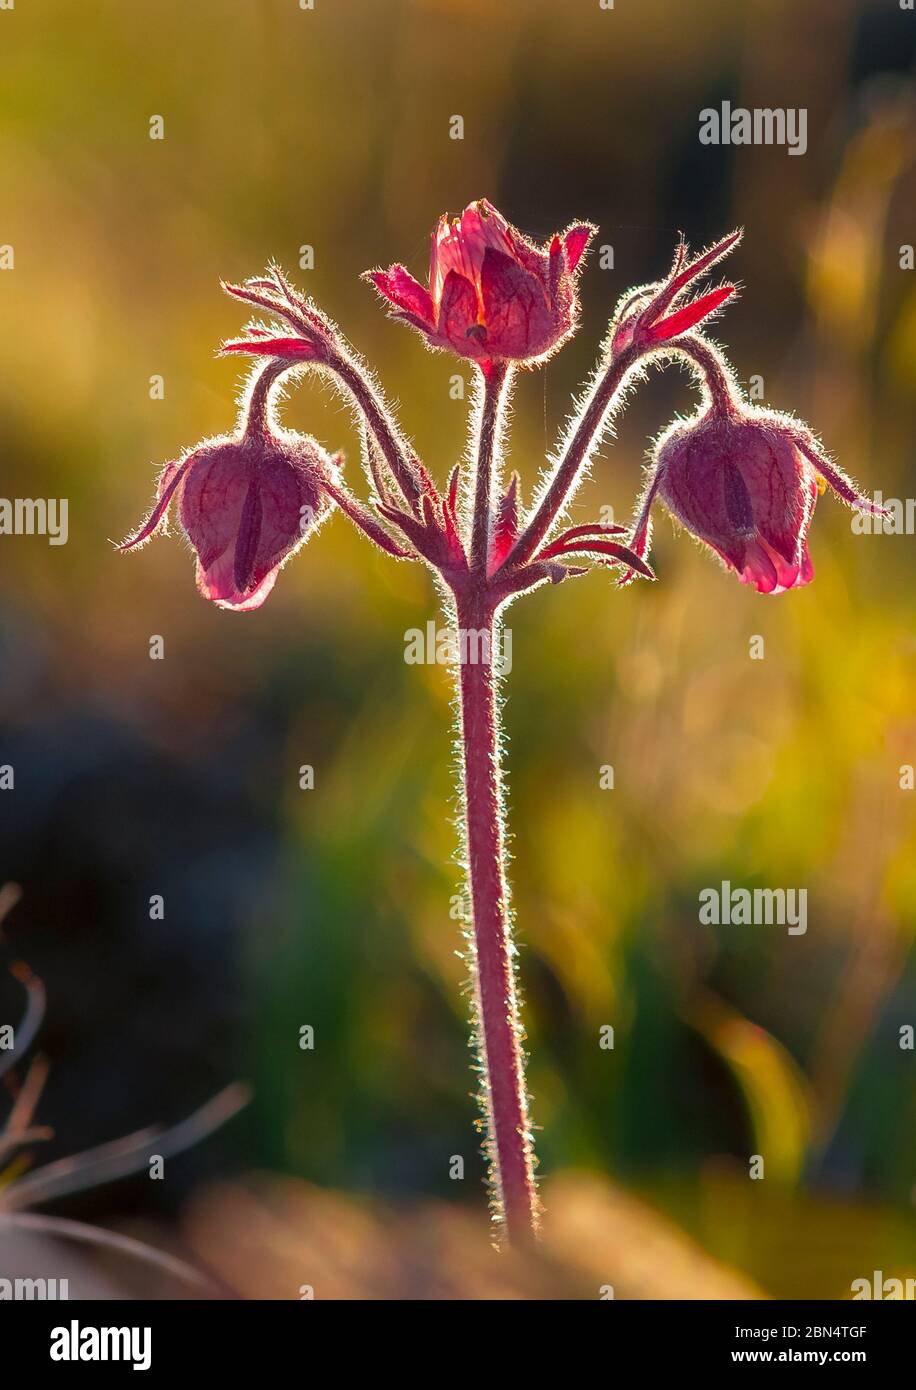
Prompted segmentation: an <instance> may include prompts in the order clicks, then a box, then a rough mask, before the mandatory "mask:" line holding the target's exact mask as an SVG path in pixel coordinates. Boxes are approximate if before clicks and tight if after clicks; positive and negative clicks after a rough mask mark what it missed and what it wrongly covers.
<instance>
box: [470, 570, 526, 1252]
mask: <svg viewBox="0 0 916 1390" xmlns="http://www.w3.org/2000/svg"><path fill="white" fill-rule="evenodd" d="M456 616H457V622H458V638H459V644H460V645H459V650H460V667H459V669H460V678H459V688H460V702H461V733H462V782H463V793H464V797H463V799H464V821H465V850H466V859H467V874H468V887H469V890H470V898H471V905H472V912H473V945H474V953H473V970H474V985H475V996H476V999H475V1002H476V1024H477V1030H476V1034H477V1036H476V1041H477V1046H478V1051H479V1056H480V1067H481V1074H482V1084H483V1101H484V1105H485V1109H486V1118H487V1143H486V1149H487V1155H488V1158H489V1163H490V1179H491V1183H492V1186H493V1193H494V1200H495V1203H496V1207H497V1212H498V1217H499V1219H500V1220H501V1222H502V1225H503V1229H504V1231H505V1234H506V1236H507V1237H508V1239H509V1240H510V1241H512V1242H516V1243H517V1242H520V1241H523V1240H525V1239H527V1238H529V1237H530V1236H531V1235H532V1234H534V1233H535V1232H536V1230H537V1222H538V1200H537V1192H536V1190H535V1185H534V1154H533V1149H532V1143H531V1134H530V1127H529V1119H528V1097H527V1093H526V1090H525V1079H524V1061H523V1055H522V1048H521V1026H520V1023H519V1010H518V1002H517V999H516V991H515V960H514V948H513V945H512V940H511V934H510V922H509V910H508V889H507V885H506V874H505V844H504V838H503V825H502V790H501V785H500V766H499V729H498V716H497V705H496V678H495V673H494V665H493V662H494V656H495V647H494V643H495V636H496V623H495V620H494V612H493V603H492V599H491V598H490V596H489V595H488V594H487V593H486V592H484V591H479V590H478V591H472V592H469V593H467V594H462V595H459V597H458V599H457V607H456ZM462 638H463V640H462Z"/></svg>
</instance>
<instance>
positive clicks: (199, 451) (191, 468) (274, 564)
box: [121, 362, 333, 611]
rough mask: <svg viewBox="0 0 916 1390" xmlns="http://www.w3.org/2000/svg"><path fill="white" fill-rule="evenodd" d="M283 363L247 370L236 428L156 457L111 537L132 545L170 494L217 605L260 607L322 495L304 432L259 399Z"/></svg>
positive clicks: (317, 453) (323, 475)
mask: <svg viewBox="0 0 916 1390" xmlns="http://www.w3.org/2000/svg"><path fill="white" fill-rule="evenodd" d="M289 365H290V364H289V362H271V363H270V364H269V365H268V366H267V367H265V368H263V369H262V370H261V371H260V373H259V375H258V376H256V377H255V379H254V383H253V386H252V389H251V391H250V393H249V396H248V400H247V402H246V404H245V406H244V407H243V410H242V415H241V419H240V422H239V428H238V431H237V433H236V434H234V435H222V436H220V437H219V438H217V439H210V440H207V441H206V442H205V443H203V444H199V445H198V446H197V447H196V448H195V449H193V450H191V451H190V452H189V453H187V454H185V456H184V457H183V458H182V459H181V460H179V461H178V462H177V463H167V464H166V466H165V468H164V469H163V470H162V472H161V474H160V476H159V484H158V498H157V502H156V505H155V507H154V508H153V510H152V512H151V513H150V515H149V517H148V518H147V520H146V522H145V523H144V525H143V526H142V528H141V529H140V531H139V532H138V533H137V535H136V536H133V537H132V538H131V539H130V540H127V541H125V542H124V544H123V545H122V546H121V549H122V550H132V549H134V547H135V546H139V545H142V544H143V543H144V542H145V541H147V540H149V538H150V537H151V536H152V535H153V534H154V532H155V531H157V530H158V529H159V527H160V526H162V525H163V523H164V522H165V521H166V518H167V516H168V513H169V509H170V508H171V506H172V504H173V503H177V506H178V513H179V517H180V521H181V526H182V529H183V531H184V533H185V535H186V536H187V538H188V540H189V541H190V542H191V545H192V546H193V547H194V550H195V552H196V554H197V587H198V590H199V591H200V593H201V594H203V596H204V598H207V599H210V600H211V601H212V602H213V603H215V604H217V605H218V606H219V607H220V608H231V609H235V610H237V611H244V610H246V609H251V608H260V606H261V604H262V603H263V602H264V600H265V599H266V598H267V596H268V594H269V593H270V591H271V589H272V588H273V586H274V584H275V582H276V578H277V575H278V574H279V572H280V569H281V567H282V566H283V565H284V564H285V563H286V561H287V560H288V559H289V557H290V556H291V555H292V554H294V552H295V551H296V550H298V549H299V547H300V546H301V545H302V544H303V543H304V542H305V541H306V540H307V539H308V538H309V537H310V536H311V535H312V534H313V533H314V532H315V531H316V530H317V529H318V527H319V526H320V524H321V522H322V521H323V520H324V518H325V517H326V516H327V514H328V512H329V510H330V508H331V505H332V504H331V500H330V498H329V496H328V493H327V492H326V490H325V487H324V484H325V482H326V481H330V479H331V477H332V474H333V461H332V460H331V459H330V458H329V457H328V455H327V454H326V453H325V452H324V450H323V449H322V448H321V447H320V446H319V445H318V443H317V442H316V441H315V440H314V439H312V438H311V437H309V436H307V435H300V434H293V433H292V432H290V431H288V430H282V429H280V428H279V427H278V426H277V424H276V422H275V421H274V419H273V414H272V411H271V409H270V406H269V400H268V398H269V393H270V390H271V388H272V386H273V384H274V381H275V379H276V377H277V376H278V375H279V373H280V372H281V371H284V370H286V368H287V367H288V366H289Z"/></svg>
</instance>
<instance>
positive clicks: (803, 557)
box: [632, 338, 882, 594]
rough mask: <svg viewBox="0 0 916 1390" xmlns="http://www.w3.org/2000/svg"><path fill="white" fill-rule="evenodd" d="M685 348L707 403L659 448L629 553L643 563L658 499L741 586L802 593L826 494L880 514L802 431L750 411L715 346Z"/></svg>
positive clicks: (690, 342)
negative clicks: (813, 529) (815, 520)
mask: <svg viewBox="0 0 916 1390" xmlns="http://www.w3.org/2000/svg"><path fill="white" fill-rule="evenodd" d="M682 348H683V350H684V351H685V353H686V354H687V355H688V356H689V357H690V358H691V361H692V362H693V364H694V366H695V368H697V369H698V370H699V372H700V373H701V374H702V378H703V380H704V384H705V387H706V401H705V403H704V405H703V407H702V408H701V409H700V411H699V413H698V414H697V415H695V416H694V417H693V419H691V420H687V421H676V422H675V423H674V424H673V425H672V426H671V427H670V428H669V429H668V430H667V431H666V432H665V434H664V435H662V437H661V438H660V439H659V440H658V442H657V444H656V446H655V454H654V466H653V469H652V471H651V473H650V477H649V482H648V484H647V487H646V490H645V493H644V495H643V501H642V507H641V511H640V516H639V518H638V520H637V524H636V529H635V532H634V536H633V541H632V549H633V550H634V551H635V552H636V554H637V555H640V556H643V555H644V554H645V552H646V550H647V548H648V543H649V536H650V517H649V513H650V508H651V505H652V502H653V499H654V497H655V494H656V493H658V495H659V496H660V497H661V499H662V501H663V502H664V504H665V506H666V507H667V508H668V511H669V512H670V513H671V515H672V516H673V517H674V518H675V519H676V520H677V521H679V522H680V523H681V525H682V526H683V527H684V528H685V529H686V530H687V531H689V532H690V533H691V535H693V536H695V537H696V539H697V540H699V541H701V542H702V543H703V544H704V545H707V546H708V547H709V548H710V549H711V550H713V551H714V552H715V553H716V554H717V555H718V556H719V557H720V558H721V559H722V560H723V561H724V562H725V564H726V565H727V566H728V567H729V568H730V569H733V570H735V571H736V572H737V574H738V577H739V578H740V579H741V581H742V583H744V584H750V585H752V586H753V587H754V588H756V589H757V590H758V592H760V593H764V594H779V593H783V592H785V591H786V590H787V589H797V588H800V587H801V586H802V585H804V584H807V583H808V582H809V581H810V580H811V579H812V578H813V576H814V569H813V566H812V564H811V557H810V555H809V554H808V528H809V526H810V524H811V518H812V516H813V515H814V508H815V504H816V502H817V498H818V493H819V492H820V491H822V490H823V487H824V484H829V486H830V487H831V488H832V489H833V490H834V492H836V493H837V494H838V496H839V497H841V498H842V500H843V501H844V502H846V503H848V505H849V506H851V507H856V508H859V509H861V510H863V511H870V512H881V511H882V509H881V508H880V507H878V506H876V505H875V503H873V502H872V501H871V500H870V499H869V498H867V497H866V496H864V494H863V493H861V492H860V491H859V490H858V488H857V487H856V486H855V484H854V483H853V482H852V480H851V479H850V478H848V477H847V476H846V474H845V473H843V472H842V471H841V470H840V469H838V468H837V467H836V465H835V464H833V463H832V462H831V461H830V460H829V459H828V458H827V457H826V456H825V454H824V452H823V450H822V449H821V447H820V445H819V444H818V442H817V441H816V440H815V438H814V436H813V435H812V434H811V432H810V431H809V430H808V428H807V427H806V426H805V425H804V424H802V423H801V421H799V420H796V419H794V418H793V417H792V416H789V415H782V414H780V413H779V412H777V411H770V410H762V409H758V408H757V407H755V406H753V405H750V404H748V403H747V402H745V401H744V400H743V399H742V398H741V395H740V392H739V391H738V388H737V386H736V384H735V382H734V380H733V378H732V375H731V373H730V371H729V370H728V368H727V367H726V366H725V363H724V362H723V361H722V360H721V358H720V357H719V355H718V353H717V352H716V350H715V349H714V348H713V347H712V346H711V344H709V343H707V342H705V341H704V340H703V339H702V338H695V339H687V340H685V341H684V343H683V344H682Z"/></svg>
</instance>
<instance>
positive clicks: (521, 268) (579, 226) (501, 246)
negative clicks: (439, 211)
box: [367, 198, 595, 363]
mask: <svg viewBox="0 0 916 1390" xmlns="http://www.w3.org/2000/svg"><path fill="white" fill-rule="evenodd" d="M594 231H595V229H594V227H593V226H592V225H591V224H590V223H587V222H579V223H576V224H575V225H574V226H571V227H569V228H568V229H567V230H566V231H565V232H564V233H563V234H562V236H560V235H555V236H553V237H552V238H551V239H550V241H549V242H548V243H547V244H546V245H545V246H543V247H541V246H536V245H535V243H534V242H532V241H529V240H528V238H527V237H524V236H522V234H521V232H519V231H517V230H516V229H515V228H514V227H512V226H511V225H510V224H509V223H508V222H507V221H506V219H505V218H504V217H503V216H502V214H501V213H499V212H497V210H496V208H495V207H494V206H493V204H492V203H489V202H488V201H487V200H486V198H480V199H479V200H478V201H477V202H476V203H471V204H469V205H468V207H466V208H465V210H464V212H463V213H462V215H461V217H456V218H454V219H453V220H452V221H451V222H450V221H449V220H448V218H446V217H441V218H440V219H439V225H438V226H437V228H436V230H435V232H434V233H433V238H432V250H431V253H430V260H429V288H428V289H424V287H423V286H422V285H421V284H420V283H419V282H418V281H417V280H415V279H414V278H413V276H412V275H411V274H410V273H409V272H408V271H407V270H405V269H404V267H403V266H402V265H393V266H391V267H390V268H389V269H388V270H374V271H369V272H367V278H368V279H369V280H371V281H372V283H373V284H374V285H375V287H376V289H377V290H378V292H379V294H381V295H382V297H383V298H384V299H386V300H387V301H388V302H389V303H390V304H392V305H394V312H393V313H392V318H398V319H403V320H404V322H405V323H409V324H411V325H412V326H413V327H414V328H417V329H419V330H420V332H421V333H423V334H424V336H425V337H426V339H427V341H428V342H429V343H430V344H431V345H432V346H433V347H437V348H447V349H449V350H450V351H451V352H455V353H457V354H458V356H459V357H468V358H471V359H472V360H473V361H476V362H488V361H492V362H496V361H512V362H524V363H533V362H537V361H540V360H542V359H543V358H545V357H548V356H549V355H550V354H551V353H552V352H554V351H555V350H556V348H558V347H559V346H560V345H561V343H563V342H565V341H566V339H567V338H568V337H569V336H570V335H571V334H572V332H573V331H574V329H575V326H576V322H577V320H578V315H579V298H578V284H577V281H578V272H579V271H580V269H581V265H582V256H583V253H584V251H585V248H586V246H587V245H588V243H589V240H590V239H591V237H592V235H593V234H594Z"/></svg>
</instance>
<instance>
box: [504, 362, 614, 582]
mask: <svg viewBox="0 0 916 1390" xmlns="http://www.w3.org/2000/svg"><path fill="white" fill-rule="evenodd" d="M635 360H636V358H635V354H634V353H633V352H632V351H630V350H627V351H626V352H622V353H620V354H619V356H617V357H615V358H614V360H613V361H612V362H611V364H610V366H609V367H608V368H607V370H606V371H605V372H604V373H602V375H600V376H599V377H598V379H597V381H596V382H595V385H594V387H593V388H592V392H591V395H590V396H589V398H588V401H587V402H586V405H585V408H584V410H583V411H582V413H581V415H580V416H579V418H578V420H577V421H576V423H575V425H574V426H573V429H572V433H571V434H570V435H569V437H568V440H567V443H566V447H565V448H564V450H563V453H562V454H561V455H560V459H559V461H558V463H557V465H556V467H555V469H554V471H553V475H552V477H551V478H550V481H549V482H548V484H547V488H546V489H545V491H544V495H543V496H542V498H541V500H540V502H539V503H538V506H537V508H536V510H535V513H534V515H533V516H532V518H531V520H530V521H529V522H528V524H527V526H526V527H525V529H524V531H523V532H522V534H521V535H520V536H519V538H518V541H517V542H516V544H515V547H514V548H513V550H512V551H511V552H510V554H509V556H508V558H507V559H506V561H505V564H506V565H507V566H508V565H512V566H515V565H518V564H521V563H523V562H524V561H525V560H529V559H530V558H531V556H532V555H533V554H534V552H535V551H536V550H537V548H538V546H539V545H540V543H541V541H542V540H543V539H544V537H545V536H546V535H547V534H548V533H549V531H550V529H551V527H552V526H553V524H554V522H555V521H556V520H557V518H558V517H559V516H560V515H561V513H562V512H563V509H564V507H565V506H566V504H567V502H568V501H569V499H570V495H571V493H572V491H573V490H574V488H575V487H576V485H577V483H578V482H579V481H580V480H581V477H582V473H583V471H584V465H585V464H586V463H587V462H588V459H589V457H590V455H591V452H592V449H593V448H594V446H595V444H596V442H597V440H598V438H599V436H600V434H601V431H602V429H603V427H604V424H605V420H606V417H607V413H608V411H609V409H610V408H611V406H612V405H613V404H614V398H615V396H616V395H617V392H618V390H619V389H620V386H621V385H622V383H623V380H624V377H625V376H626V375H627V373H628V372H629V370H630V368H631V367H632V366H633V364H634V362H635Z"/></svg>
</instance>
